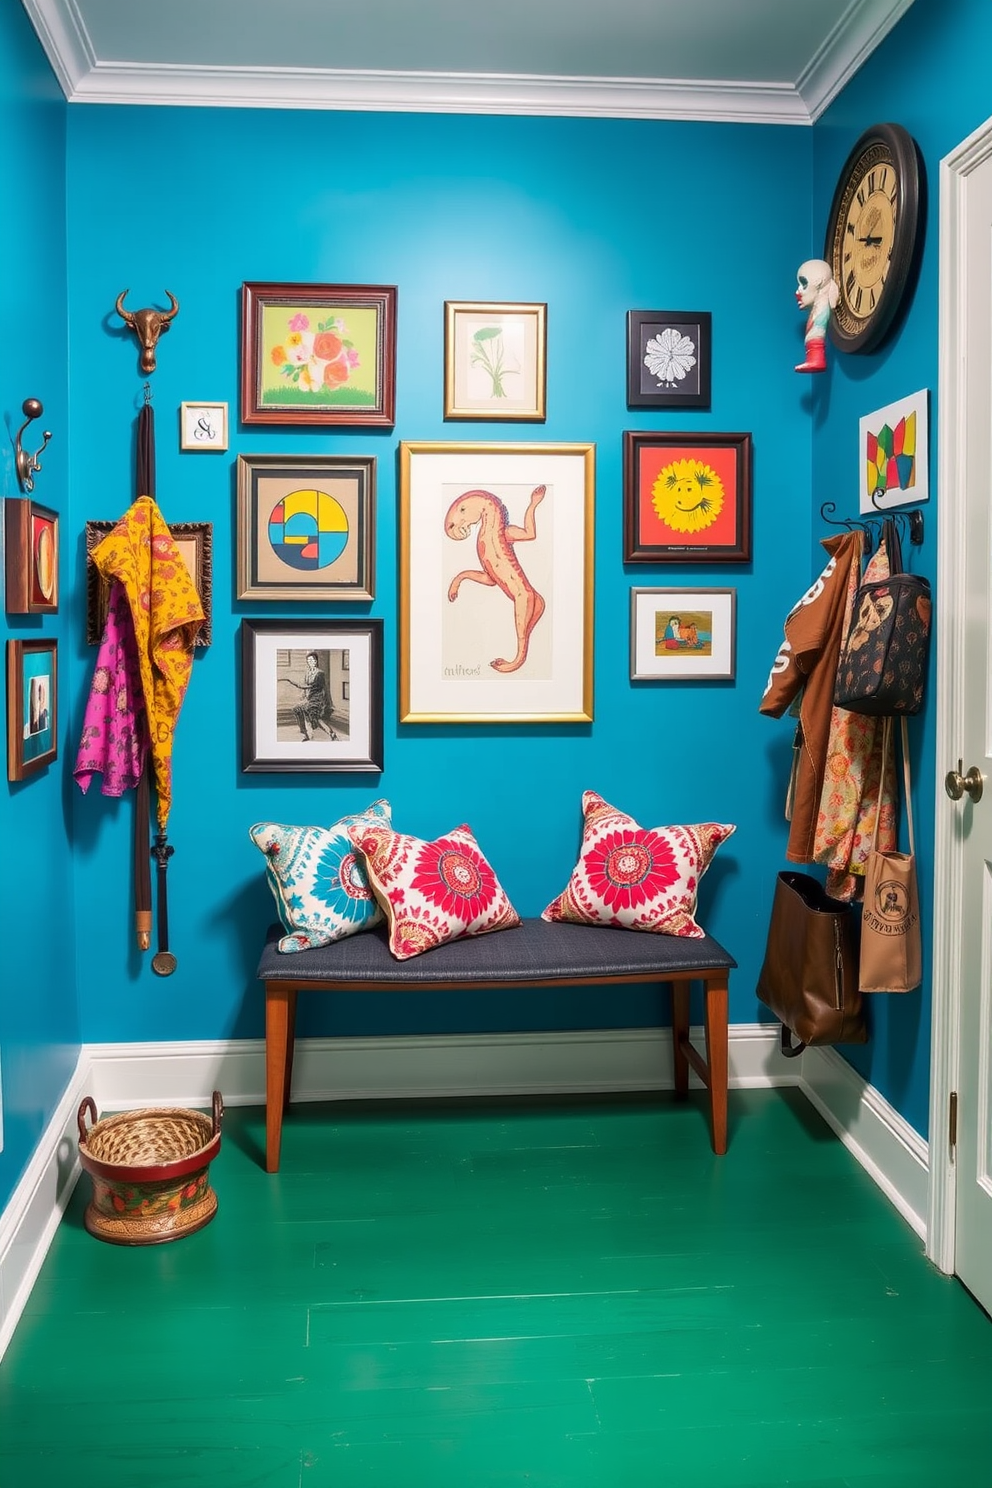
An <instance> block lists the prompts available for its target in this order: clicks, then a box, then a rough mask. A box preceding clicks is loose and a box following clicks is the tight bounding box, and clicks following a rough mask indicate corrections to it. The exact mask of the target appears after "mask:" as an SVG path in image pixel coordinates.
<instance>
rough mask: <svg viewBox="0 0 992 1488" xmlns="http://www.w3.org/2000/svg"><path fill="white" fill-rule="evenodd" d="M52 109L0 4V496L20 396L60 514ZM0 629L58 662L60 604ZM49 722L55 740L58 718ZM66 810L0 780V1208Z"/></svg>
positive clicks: (66, 923) (54, 922) (72, 1025)
mask: <svg viewBox="0 0 992 1488" xmlns="http://www.w3.org/2000/svg"><path fill="white" fill-rule="evenodd" d="M65 116H66V105H65V101H64V99H63V98H62V95H61V93H60V92H59V89H58V85H57V84H56V81H55V78H54V77H53V75H52V73H51V69H50V68H49V66H48V63H47V61H46V60H45V56H44V53H43V52H42V50H41V47H40V45H39V43H38V40H37V38H36V36H35V34H34V32H33V31H32V29H31V26H30V24H29V22H28V20H27V17H26V16H25V14H24V11H23V10H22V8H21V6H20V5H6V6H3V7H0V193H2V196H3V200H4V203H5V212H4V224H5V229H4V232H3V234H2V236H0V345H2V346H3V355H2V356H0V409H2V410H3V418H4V423H5V426H6V434H5V437H4V438H3V439H2V440H0V496H2V497H3V499H4V501H6V499H7V498H9V497H20V496H21V491H20V488H19V486H18V484H17V478H16V475H15V470H14V448H13V440H14V436H15V435H16V433H17V430H18V429H19V428H20V426H21V424H22V423H23V421H24V415H23V413H22V411H21V404H22V403H23V402H24V399H25V398H40V400H41V402H42V403H43V405H44V410H45V412H44V417H43V419H42V420H41V421H40V423H35V424H32V425H31V427H30V428H29V429H28V431H27V433H26V435H25V445H26V446H27V447H28V448H30V449H31V450H34V449H35V448H36V447H37V445H38V444H40V443H41V434H40V432H39V430H40V428H41V427H42V425H43V426H44V428H46V429H50V430H51V431H52V442H51V444H50V445H49V447H48V449H47V450H46V451H45V455H44V459H43V462H42V466H43V468H42V471H41V472H40V473H39V474H38V476H37V477H36V481H35V490H34V496H35V499H36V500H38V501H39V502H41V503H42V505H45V506H49V507H52V508H54V509H55V510H56V511H58V512H59V513H60V514H61V516H62V519H63V521H67V519H68V510H67V507H68V502H67V487H68V475H69V417H68V380H67V371H66V348H67V329H68V324H67V315H66V272H65ZM8 436H9V437H8ZM2 627H3V635H4V641H5V644H6V641H7V640H9V639H11V638H14V639H18V640H30V639H35V638H38V637H46V638H51V637H55V638H57V639H58V640H59V642H60V660H61V661H62V662H63V663H67V662H68V660H69V657H68V651H69V649H70V648H69V646H68V644H67V637H68V636H69V635H70V633H71V632H70V622H69V616H68V612H67V607H66V605H65V604H64V603H63V605H62V606H61V608H60V610H59V613H58V614H57V615H44V616H42V615H7V614H6V613H4V615H3V620H2ZM63 696H64V697H67V696H68V691H66V693H64V694H63ZM61 723H62V727H61V728H60V730H59V732H60V748H64V740H65V738H66V737H67V731H66V728H65V719H64V718H63V719H62V720H61ZM5 776H6V772H5ZM70 807H71V801H70V797H69V792H68V787H67V785H66V782H65V779H64V776H63V773H62V770H61V768H60V767H59V766H58V765H56V766H54V767H49V768H48V769H46V770H43V771H41V772H40V773H39V774H38V775H36V776H34V777H29V779H27V780H25V781H23V782H20V783H18V784H9V783H7V781H6V778H5V780H4V787H3V789H2V790H0V832H2V834H3V840H4V842H5V843H6V844H7V847H8V852H7V854H6V861H5V867H4V882H3V893H2V895H0V933H2V939H3V947H4V960H3V983H2V989H0V1082H2V1087H3V1134H4V1140H3V1151H2V1152H0V1209H2V1207H3V1205H4V1203H5V1202H6V1200H7V1198H8V1196H9V1194H10V1192H11V1190H12V1189H13V1187H14V1185H15V1183H16V1182H17V1180H18V1178H19V1177H20V1175H21V1172H22V1171H23V1169H24V1166H25V1164H26V1163H27V1161H28V1159H29V1158H30V1156H31V1152H32V1151H33V1149H34V1146H35V1143H36V1142H37V1139H38V1137H39V1135H40V1134H41V1132H42V1131H44V1129H45V1126H46V1125H47V1123H48V1121H49V1119H50V1117H51V1115H52V1112H53V1110H54V1109H55V1106H56V1105H57V1104H58V1100H59V1097H60V1096H61V1094H62V1091H63V1090H64V1088H65V1085H66V1082H67V1080H68V1078H69V1075H70V1074H71V1071H72V1068H73V1065H74V1063H75V1056H76V1050H77V1048H78V1044H79V1030H78V1016H77V1010H76V996H75V982H74V958H73V949H72V947H73V918H72V915H73V904H72V884H71V865H70V858H69V854H68V852H67V849H66V835H67V834H66V818H67V816H68V813H69V810H70Z"/></svg>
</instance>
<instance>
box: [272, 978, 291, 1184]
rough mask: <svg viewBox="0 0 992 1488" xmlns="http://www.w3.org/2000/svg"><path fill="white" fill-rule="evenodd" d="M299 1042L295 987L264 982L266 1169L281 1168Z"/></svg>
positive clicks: (275, 1170) (274, 1171) (273, 1171)
mask: <svg viewBox="0 0 992 1488" xmlns="http://www.w3.org/2000/svg"><path fill="white" fill-rule="evenodd" d="M295 1042H296V989H295V987H291V986H289V985H288V984H287V983H285V982H266V984H265V1171H266V1172H267V1173H277V1172H278V1171H279V1157H280V1153H281V1150H282V1117H283V1112H284V1111H285V1109H286V1107H287V1106H288V1105H289V1093H290V1088H291V1085H292V1078H293V1045H294V1044H295Z"/></svg>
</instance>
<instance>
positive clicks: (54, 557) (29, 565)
mask: <svg viewBox="0 0 992 1488" xmlns="http://www.w3.org/2000/svg"><path fill="white" fill-rule="evenodd" d="M4 536H5V542H6V556H5V605H6V609H7V613H8V614H10V615H54V614H55V613H56V612H57V610H58V607H59V518H58V513H57V512H54V511H52V510H51V508H50V507H47V506H41V505H39V503H38V502H37V501H32V500H31V499H30V498H29V497H20V496H8V497H7V499H6V501H5V502H4Z"/></svg>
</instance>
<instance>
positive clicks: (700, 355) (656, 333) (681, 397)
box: [627, 310, 713, 408]
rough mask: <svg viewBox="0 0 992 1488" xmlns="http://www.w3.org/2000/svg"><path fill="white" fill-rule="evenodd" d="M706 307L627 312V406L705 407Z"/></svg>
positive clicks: (709, 351)
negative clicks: (703, 308) (704, 308)
mask: <svg viewBox="0 0 992 1488" xmlns="http://www.w3.org/2000/svg"><path fill="white" fill-rule="evenodd" d="M712 364H713V317H712V315H711V313H710V311H709V310H628V311H627V407H628V408H709V406H710V381H711V370H712Z"/></svg>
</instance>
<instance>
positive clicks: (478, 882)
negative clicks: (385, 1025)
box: [348, 821, 520, 961]
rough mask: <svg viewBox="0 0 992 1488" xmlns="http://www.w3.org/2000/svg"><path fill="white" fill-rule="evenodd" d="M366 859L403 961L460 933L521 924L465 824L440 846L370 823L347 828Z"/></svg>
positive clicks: (392, 947)
mask: <svg viewBox="0 0 992 1488" xmlns="http://www.w3.org/2000/svg"><path fill="white" fill-rule="evenodd" d="M348 835H349V836H350V838H351V840H352V842H353V843H354V845H355V847H356V848H357V849H358V851H359V852H360V853H361V854H362V856H363V858H364V859H365V866H366V870H367V872H368V877H369V883H370V884H371V885H372V891H373V893H374V894H375V897H376V898H377V899H378V901H379V903H380V904H381V906H382V908H383V909H384V910H385V913H386V919H387V920H388V922H389V949H390V950H391V951H392V953H393V955H394V956H395V957H396V958H397V960H398V961H406V960H408V959H409V957H410V956H418V955H419V954H420V952H421V951H429V950H431V949H433V947H434V946H439V945H443V944H444V942H445V941H446V940H456V939H457V938H458V937H459V936H461V935H485V934H487V933H488V932H489V931H490V930H508V929H509V928H510V927H511V926H512V925H519V924H520V916H519V915H518V914H517V912H516V910H515V909H514V908H513V905H512V904H511V903H510V901H509V899H508V898H507V897H506V894H505V893H504V891H503V888H502V886H501V884H500V882H499V879H498V878H497V877H496V875H495V873H494V872H493V870H492V868H491V867H490V866H489V864H488V862H487V861H486V859H485V858H484V857H483V855H482V852H481V850H480V848H479V844H478V843H477V842H476V840H475V838H474V837H473V836H472V832H471V829H470V828H469V827H466V826H461V827H455V829H454V830H453V831H451V832H448V833H447V835H446V836H444V837H438V838H437V840H436V841H434V842H423V841H421V839H420V838H419V837H405V836H404V835H403V834H402V833H401V832H393V831H391V830H390V829H389V828H388V827H386V826H380V825H377V824H375V823H372V822H369V821H365V822H357V823H356V824H355V825H354V826H353V827H350V828H349V829H348Z"/></svg>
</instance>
